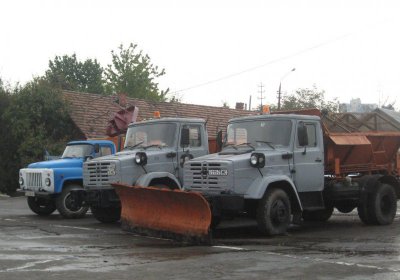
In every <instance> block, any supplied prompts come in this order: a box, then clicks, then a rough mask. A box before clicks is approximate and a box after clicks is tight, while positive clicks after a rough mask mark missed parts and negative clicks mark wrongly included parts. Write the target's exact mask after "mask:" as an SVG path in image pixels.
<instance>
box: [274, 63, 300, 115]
mask: <svg viewBox="0 0 400 280" xmlns="http://www.w3.org/2000/svg"><path fill="white" fill-rule="evenodd" d="M294 71H296V68H293V69H292V70H290V71H289V72H287V73H286V74H285V75H283V76H282V78H281V79H280V80H279V88H278V110H280V109H281V99H282V96H281V94H282V93H281V88H282V80H283V79H284V78H285V77H286V76H287V75H289V74H290V73H292V72H294Z"/></svg>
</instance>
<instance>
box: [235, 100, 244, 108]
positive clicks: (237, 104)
mask: <svg viewBox="0 0 400 280" xmlns="http://www.w3.org/2000/svg"><path fill="white" fill-rule="evenodd" d="M235 108H236V110H243V109H244V103H243V102H236V106H235Z"/></svg>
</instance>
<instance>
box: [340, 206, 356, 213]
mask: <svg viewBox="0 0 400 280" xmlns="http://www.w3.org/2000/svg"><path fill="white" fill-rule="evenodd" d="M335 207H336V209H337V210H338V211H339V212H340V213H345V214H347V213H350V212H351V211H353V210H354V208H356V207H355V206H354V205H346V204H341V205H336V206H335Z"/></svg>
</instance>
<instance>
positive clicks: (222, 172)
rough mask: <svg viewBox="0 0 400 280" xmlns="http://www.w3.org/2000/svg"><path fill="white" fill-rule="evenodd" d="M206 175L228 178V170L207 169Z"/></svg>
mask: <svg viewBox="0 0 400 280" xmlns="http://www.w3.org/2000/svg"><path fill="white" fill-rule="evenodd" d="M208 175H210V176H228V170H226V169H222V170H219V169H209V170H208Z"/></svg>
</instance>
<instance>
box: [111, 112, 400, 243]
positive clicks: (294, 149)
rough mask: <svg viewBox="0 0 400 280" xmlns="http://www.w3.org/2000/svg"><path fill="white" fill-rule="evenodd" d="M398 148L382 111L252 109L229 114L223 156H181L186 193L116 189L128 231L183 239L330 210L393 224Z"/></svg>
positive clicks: (398, 191) (398, 192)
mask: <svg viewBox="0 0 400 280" xmlns="http://www.w3.org/2000/svg"><path fill="white" fill-rule="evenodd" d="M399 147H400V129H399V127H398V123H393V122H391V121H390V120H388V119H387V118H385V117H384V116H382V115H380V114H379V112H372V113H368V114H329V113H327V112H321V111H319V110H314V109H312V110H302V111H297V112H280V113H277V114H268V115H259V116H249V117H242V118H236V119H232V120H230V121H229V123H228V127H227V133H226V136H225V140H224V142H223V145H222V150H221V151H220V152H219V153H216V154H212V155H206V156H203V157H199V158H195V159H193V160H190V161H188V162H186V163H185V166H184V170H183V190H174V191H171V190H160V189H154V188H151V187H148V188H142V187H137V186H126V185H121V184H114V187H115V188H116V191H117V193H118V194H119V196H120V199H121V202H122V225H123V227H124V228H126V229H128V230H133V231H136V232H145V233H146V234H149V233H150V234H151V235H163V236H165V235H164V234H167V236H174V237H176V238H179V239H185V240H209V237H210V228H211V227H213V226H216V225H217V224H218V221H220V220H221V219H224V218H226V217H229V218H232V217H235V216H238V215H247V216H249V217H252V218H254V219H255V220H256V221H257V224H258V227H259V229H260V230H261V231H262V232H264V233H265V234H268V235H275V234H282V233H285V232H286V230H287V227H288V226H289V224H290V223H291V222H292V221H293V220H299V219H300V218H302V219H304V220H307V221H325V220H328V219H329V218H330V216H331V215H332V212H333V209H334V208H336V209H337V210H338V211H340V212H344V213H347V212H350V211H352V210H353V209H355V208H356V209H357V210H358V215H359V217H360V219H361V220H362V222H364V223H365V224H368V225H387V224H390V223H392V221H393V219H394V217H395V215H396V209H397V199H398V198H399V197H400V185H399V181H398V174H399V166H400V164H399V160H398V157H397V154H398V150H399ZM143 198H145V200H143ZM142 201H146V203H142ZM170 209H172V211H169V210H170ZM173 209H175V210H177V211H175V210H173Z"/></svg>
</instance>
